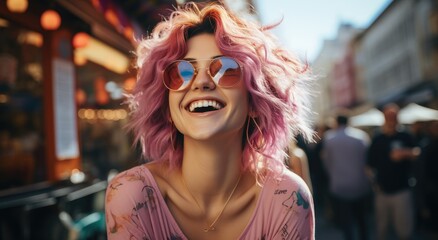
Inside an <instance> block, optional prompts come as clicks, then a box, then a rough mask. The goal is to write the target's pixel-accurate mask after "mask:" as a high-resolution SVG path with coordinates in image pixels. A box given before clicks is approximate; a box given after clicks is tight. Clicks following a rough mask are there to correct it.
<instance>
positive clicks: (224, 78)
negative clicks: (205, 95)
mask: <svg viewBox="0 0 438 240" xmlns="http://www.w3.org/2000/svg"><path fill="white" fill-rule="evenodd" d="M199 61H209V63H208V67H207V73H208V75H209V76H210V77H211V79H212V80H213V81H214V83H215V84H216V85H217V86H220V87H225V88H228V87H233V86H234V85H236V84H237V83H238V82H239V81H240V79H241V78H242V67H241V66H240V65H239V63H238V62H237V61H236V60H234V59H233V58H231V57H226V56H220V57H215V58H213V59H198V60H176V61H173V62H171V63H170V64H169V65H168V66H167V67H166V68H165V69H164V71H163V83H164V86H166V87H167V88H168V89H169V90H171V91H181V90H184V89H186V88H187V87H188V86H190V84H191V82H192V81H193V79H195V78H196V75H197V74H198V72H199V69H201V68H198V67H197V65H198V62H199Z"/></svg>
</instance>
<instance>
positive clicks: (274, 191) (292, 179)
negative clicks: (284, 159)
mask: <svg viewBox="0 0 438 240" xmlns="http://www.w3.org/2000/svg"><path fill="white" fill-rule="evenodd" d="M260 200H261V201H262V205H263V210H262V211H263V212H264V214H263V215H264V216H265V217H266V216H270V217H269V219H270V220H272V221H271V222H272V224H271V225H270V226H269V228H270V229H281V230H280V232H282V234H283V233H287V235H288V236H299V237H298V239H309V238H310V239H313V238H312V236H313V234H314V224H315V222H314V208H313V199H312V195H311V193H310V190H309V188H308V187H307V185H306V184H305V182H304V181H303V180H302V179H301V178H300V177H299V176H298V175H296V174H294V173H292V172H291V171H285V172H284V173H283V175H282V176H281V177H280V179H273V178H271V179H268V180H267V181H266V182H265V184H264V186H263V190H262V195H261V199H260ZM264 220H266V218H265V219H264Z"/></svg>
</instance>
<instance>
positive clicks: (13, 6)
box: [6, 0, 29, 13]
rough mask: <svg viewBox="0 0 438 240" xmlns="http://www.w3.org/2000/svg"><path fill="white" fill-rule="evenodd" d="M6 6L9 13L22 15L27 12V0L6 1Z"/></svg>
mask: <svg viewBox="0 0 438 240" xmlns="http://www.w3.org/2000/svg"><path fill="white" fill-rule="evenodd" d="M6 6H7V7H8V9H9V11H11V12H14V13H23V12H25V11H26V10H27V7H28V6H29V2H28V1H27V0H7V1H6Z"/></svg>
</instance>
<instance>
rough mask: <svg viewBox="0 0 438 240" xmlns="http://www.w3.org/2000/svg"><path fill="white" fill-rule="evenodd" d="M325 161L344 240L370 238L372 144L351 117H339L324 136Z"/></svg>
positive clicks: (341, 115) (331, 194) (330, 190)
mask: <svg viewBox="0 0 438 240" xmlns="http://www.w3.org/2000/svg"><path fill="white" fill-rule="evenodd" d="M323 141H324V142H323V149H322V153H323V154H322V161H323V163H324V166H325V168H326V171H327V174H328V176H329V192H330V196H331V205H332V206H333V213H334V217H335V221H336V222H337V223H338V224H339V226H340V227H341V229H342V232H343V235H344V239H347V240H351V239H355V238H354V236H355V235H356V234H355V232H354V230H355V226H357V227H358V234H357V235H358V236H359V239H361V240H365V239H368V237H369V236H368V235H369V234H368V232H369V229H368V227H367V215H368V212H369V211H368V209H369V206H370V204H369V201H370V193H371V185H370V182H369V179H368V177H367V176H366V174H365V164H366V153H367V150H368V146H369V143H370V139H369V136H368V134H367V133H366V132H364V131H362V130H360V129H356V128H353V127H350V126H348V116H347V115H346V114H345V113H341V114H339V115H338V116H337V117H336V127H335V128H334V129H332V130H329V131H328V132H326V134H325V135H324V138H323Z"/></svg>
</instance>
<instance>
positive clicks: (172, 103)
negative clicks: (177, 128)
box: [169, 93, 180, 120]
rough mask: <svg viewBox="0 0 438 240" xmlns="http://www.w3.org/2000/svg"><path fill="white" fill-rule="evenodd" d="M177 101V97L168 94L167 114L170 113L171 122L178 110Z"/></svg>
mask: <svg viewBox="0 0 438 240" xmlns="http://www.w3.org/2000/svg"><path fill="white" fill-rule="evenodd" d="M179 105H180V104H179V100H178V97H177V96H175V94H172V93H170V94H169V112H170V117H171V118H172V120H173V119H174V118H175V114H176V111H177V110H178V108H179Z"/></svg>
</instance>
